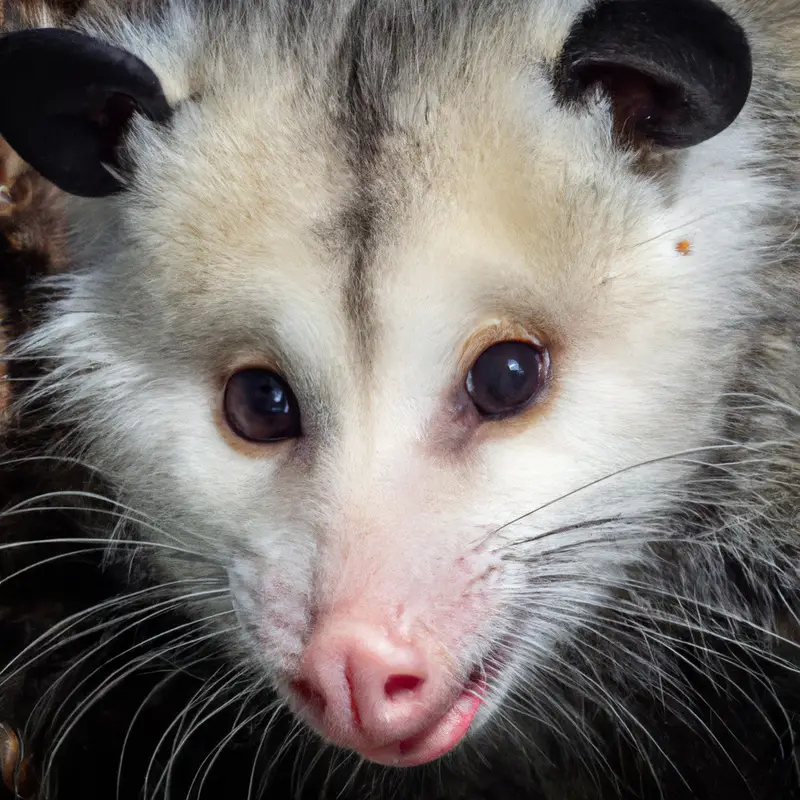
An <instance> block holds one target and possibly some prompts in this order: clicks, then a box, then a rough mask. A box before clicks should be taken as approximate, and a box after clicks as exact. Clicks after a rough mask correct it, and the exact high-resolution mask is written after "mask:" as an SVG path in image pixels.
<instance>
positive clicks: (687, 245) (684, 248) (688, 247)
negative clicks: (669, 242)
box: [675, 239, 692, 256]
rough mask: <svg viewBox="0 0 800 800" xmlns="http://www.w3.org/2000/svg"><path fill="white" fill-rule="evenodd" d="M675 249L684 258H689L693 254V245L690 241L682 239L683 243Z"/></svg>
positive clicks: (679, 243)
mask: <svg viewBox="0 0 800 800" xmlns="http://www.w3.org/2000/svg"><path fill="white" fill-rule="evenodd" d="M675 249H676V250H677V251H678V252H679V253H680V254H681V255H682V256H688V255H689V253H691V252H692V243H691V242H690V241H689V240H688V239H681V241H680V242H678V244H676V245H675Z"/></svg>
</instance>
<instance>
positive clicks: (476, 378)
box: [467, 341, 547, 417]
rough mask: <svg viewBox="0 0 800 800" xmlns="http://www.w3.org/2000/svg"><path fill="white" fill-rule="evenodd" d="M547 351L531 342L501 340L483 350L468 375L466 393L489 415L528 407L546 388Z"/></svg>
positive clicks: (495, 415) (509, 412)
mask: <svg viewBox="0 0 800 800" xmlns="http://www.w3.org/2000/svg"><path fill="white" fill-rule="evenodd" d="M546 377H547V353H546V351H545V350H544V349H543V348H540V347H538V346H536V345H534V344H531V343H528V342H516V341H509V342H500V343H498V344H495V345H492V346H491V347H489V348H487V349H486V350H484V351H483V353H481V355H480V356H478V358H477V359H476V361H475V363H474V364H473V366H472V369H471V370H470V372H469V375H468V376H467V392H468V393H469V395H470V397H471V398H472V402H473V403H474V404H475V407H476V408H477V409H478V411H479V412H480V413H481V414H483V415H484V416H487V417H498V416H504V415H509V414H513V413H515V412H518V411H521V410H522V409H523V408H525V407H527V406H528V405H529V404H530V403H531V402H532V401H533V400H534V399H535V398H536V397H537V396H538V395H539V393H540V392H541V390H542V389H543V388H544V383H545V380H546Z"/></svg>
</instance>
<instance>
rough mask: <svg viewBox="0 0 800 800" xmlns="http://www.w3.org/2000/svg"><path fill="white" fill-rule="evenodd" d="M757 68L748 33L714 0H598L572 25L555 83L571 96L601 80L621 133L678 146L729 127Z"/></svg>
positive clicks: (575, 97) (563, 95)
mask: <svg viewBox="0 0 800 800" xmlns="http://www.w3.org/2000/svg"><path fill="white" fill-rule="evenodd" d="M752 74H753V68H752V60H751V55H750V46H749V44H748V41H747V37H746V35H745V33H744V31H743V30H742V28H741V27H740V26H739V25H738V24H737V23H736V22H735V21H734V20H733V19H732V18H731V17H730V16H728V14H726V13H725V12H724V11H723V10H722V9H721V8H719V7H718V6H717V5H715V4H714V3H713V2H711V0H601V1H600V2H599V3H598V4H597V5H595V6H594V7H592V8H591V9H589V10H588V11H587V12H585V13H584V14H583V16H582V17H581V18H580V19H579V20H578V21H577V22H576V23H575V25H574V26H573V28H572V30H571V31H570V33H569V36H568V37H567V40H566V43H565V45H564V49H563V51H562V53H561V56H560V59H559V62H558V64H557V66H556V70H555V85H556V92H557V94H558V95H560V97H561V98H562V99H563V100H567V101H574V100H578V99H579V98H581V97H582V96H583V95H584V94H585V93H586V92H587V90H589V89H590V88H592V87H593V86H598V85H599V86H601V87H602V88H603V89H604V90H605V91H606V92H607V94H608V95H609V96H610V98H611V101H612V104H613V108H614V116H615V119H616V122H617V127H618V130H620V131H621V132H622V133H623V134H624V135H626V136H627V137H632V138H634V139H635V140H637V141H638V142H642V141H646V142H651V143H653V144H656V145H659V146H662V147H671V148H678V147H690V146H691V145H695V144H698V143H700V142H702V141H705V140H706V139H710V138H711V137H712V136H715V135H716V134H718V133H720V132H722V131H723V130H725V128H727V127H728V126H729V125H730V124H731V123H732V122H733V121H734V120H735V119H736V117H737V116H738V115H739V113H740V112H741V110H742V108H743V107H744V104H745V101H746V100H747V96H748V95H749V93H750V84H751V82H752Z"/></svg>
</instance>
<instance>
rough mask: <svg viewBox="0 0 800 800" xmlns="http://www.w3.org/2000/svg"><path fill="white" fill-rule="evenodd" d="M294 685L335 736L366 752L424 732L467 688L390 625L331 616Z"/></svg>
mask: <svg viewBox="0 0 800 800" xmlns="http://www.w3.org/2000/svg"><path fill="white" fill-rule="evenodd" d="M292 688H293V690H294V692H295V694H296V695H297V696H298V697H299V698H300V699H301V702H302V703H303V705H305V707H306V709H307V711H308V712H309V713H310V715H311V716H312V718H313V720H314V723H315V724H316V726H317V727H319V728H320V729H321V732H322V733H323V734H324V735H325V736H326V737H327V738H329V739H330V740H332V741H333V742H334V743H336V744H339V745H342V746H345V747H351V748H353V749H356V750H358V751H360V752H362V753H364V754H366V753H367V752H369V751H374V750H377V749H382V748H385V747H387V746H389V745H393V744H394V745H396V747H397V748H399V749H398V752H402V751H403V742H404V741H407V740H410V739H411V738H412V737H415V736H418V735H419V734H421V733H422V732H423V731H424V730H425V728H426V727H427V726H429V725H430V724H431V723H432V722H435V721H436V720H437V719H439V718H441V716H442V715H443V714H444V713H445V712H446V711H447V709H448V708H449V707H450V706H451V705H452V704H453V702H454V701H455V699H456V698H457V697H458V695H459V688H460V687H458V686H456V685H453V682H452V681H447V680H446V678H445V675H444V671H443V670H442V669H441V667H439V668H438V669H437V666H436V664H435V663H434V662H432V661H431V660H430V659H429V658H428V657H427V656H426V654H425V653H424V652H423V650H422V649H421V648H420V647H419V646H417V645H415V644H413V643H409V642H406V641H403V640H401V639H400V638H399V637H396V636H392V635H391V634H390V633H387V631H386V630H384V629H383V628H382V627H373V626H369V625H358V624H353V623H348V622H346V621H343V620H329V621H327V622H326V623H323V625H321V627H320V628H319V629H318V630H317V631H316V632H315V634H314V635H313V636H312V638H311V641H310V642H309V644H308V646H307V648H306V651H305V654H304V656H303V659H302V662H301V665H300V669H299V673H298V675H297V680H296V681H295V682H294V683H293V685H292Z"/></svg>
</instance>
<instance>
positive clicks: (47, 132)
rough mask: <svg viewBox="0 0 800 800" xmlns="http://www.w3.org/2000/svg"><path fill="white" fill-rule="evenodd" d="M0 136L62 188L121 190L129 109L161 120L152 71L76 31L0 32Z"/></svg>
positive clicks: (100, 193)
mask: <svg viewBox="0 0 800 800" xmlns="http://www.w3.org/2000/svg"><path fill="white" fill-rule="evenodd" d="M0 75H1V76H3V77H2V79H0V135H1V136H3V137H4V138H5V140H6V141H7V142H8V144H9V145H10V146H11V147H12V148H13V149H14V150H16V152H17V153H18V155H19V156H20V157H21V158H22V159H23V160H24V161H26V162H27V163H28V164H29V165H30V166H31V167H33V169H35V170H36V171H37V172H39V173H40V174H41V175H42V176H43V177H44V178H46V179H47V180H49V181H51V182H52V183H53V184H55V185H56V186H58V187H59V188H60V189H62V190H63V191H65V192H67V193H69V194H74V195H79V196H82V197H104V196H107V195H110V194H114V193H116V192H119V191H121V190H122V189H123V188H124V178H123V177H122V176H123V175H124V171H125V169H124V166H123V165H122V163H121V158H120V149H121V148H120V145H121V144H122V143H123V140H124V137H125V134H126V133H127V131H128V128H129V125H130V122H131V120H132V119H133V116H134V114H136V113H139V114H142V115H144V116H145V117H148V118H149V119H151V120H154V121H156V122H166V121H167V120H168V119H169V117H170V113H171V110H170V107H169V104H168V103H167V100H166V98H165V96H164V92H163V90H162V88H161V84H160V82H159V80H158V78H157V77H156V75H155V73H154V72H153V71H152V70H151V69H150V67H148V66H147V65H146V64H145V63H144V62H142V61H141V60H140V59H138V58H136V57H135V56H133V55H131V54H130V53H128V52H127V51H125V50H122V49H120V48H118V47H114V46H113V45H110V44H106V43H105V42H101V41H99V40H98V39H95V38H93V37H91V36H87V35H85V34H82V33H78V32H77V31H70V30H63V29H55V28H42V29H37V30H25V31H18V32H15V33H10V34H8V35H6V36H4V37H2V38H0Z"/></svg>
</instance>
